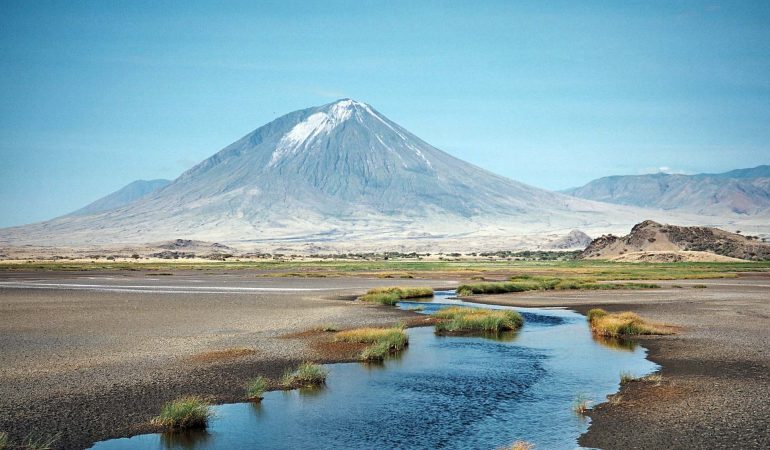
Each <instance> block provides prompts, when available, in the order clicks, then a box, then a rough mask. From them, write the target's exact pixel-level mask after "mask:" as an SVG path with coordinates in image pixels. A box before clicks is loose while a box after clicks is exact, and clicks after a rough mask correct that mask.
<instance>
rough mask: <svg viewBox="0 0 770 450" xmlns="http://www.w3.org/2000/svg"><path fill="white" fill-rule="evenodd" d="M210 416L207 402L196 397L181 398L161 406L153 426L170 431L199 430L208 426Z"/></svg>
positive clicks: (209, 405) (209, 406)
mask: <svg viewBox="0 0 770 450" xmlns="http://www.w3.org/2000/svg"><path fill="white" fill-rule="evenodd" d="M212 415H213V413H212V411H211V404H210V403H209V402H207V401H205V400H203V399H202V398H200V397H196V396H189V397H182V398H178V399H176V400H173V401H170V402H168V403H166V404H165V405H163V408H161V410H160V415H158V416H157V417H156V418H155V419H153V424H155V425H158V426H161V427H163V428H165V429H167V430H171V431H177V430H189V429H196V428H198V429H201V428H206V426H208V423H209V419H210V418H211V416H212Z"/></svg>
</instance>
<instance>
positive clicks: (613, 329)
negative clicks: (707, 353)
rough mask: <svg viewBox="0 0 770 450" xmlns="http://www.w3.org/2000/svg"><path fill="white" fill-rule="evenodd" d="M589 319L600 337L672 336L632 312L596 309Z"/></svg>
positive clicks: (589, 315)
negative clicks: (610, 311) (609, 311)
mask: <svg viewBox="0 0 770 450" xmlns="http://www.w3.org/2000/svg"><path fill="white" fill-rule="evenodd" d="M587 318H588V323H589V325H590V326H591V331H593V332H594V333H596V334H598V335H600V336H609V337H622V336H639V335H651V334H656V335H665V334H671V331H670V330H668V329H666V328H665V327H664V326H662V325H656V324H653V323H650V322H648V321H647V320H645V319H642V318H641V317H639V316H638V315H636V314H634V313H632V312H620V313H608V312H607V311H604V310H603V309H599V308H596V309H592V310H591V311H589V312H588V317H587Z"/></svg>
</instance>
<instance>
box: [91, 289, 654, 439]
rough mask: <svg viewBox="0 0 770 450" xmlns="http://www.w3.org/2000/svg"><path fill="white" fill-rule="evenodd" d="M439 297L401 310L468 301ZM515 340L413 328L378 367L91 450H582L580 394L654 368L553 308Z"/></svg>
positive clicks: (531, 317) (346, 370)
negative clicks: (512, 448) (576, 407)
mask: <svg viewBox="0 0 770 450" xmlns="http://www.w3.org/2000/svg"><path fill="white" fill-rule="evenodd" d="M452 295H453V293H452V292H450V291H443V292H438V293H437V295H436V297H435V298H434V299H433V300H432V301H430V302H403V303H400V304H399V307H401V308H405V309H412V308H418V307H419V308H422V309H423V311H422V312H423V313H426V314H428V313H430V312H432V311H435V310H436V309H438V308H442V307H446V305H449V304H458V303H459V304H464V305H469V306H479V307H487V308H504V307H497V306H486V305H474V304H471V303H465V302H462V301H460V300H457V299H453V298H452ZM516 309H517V310H518V311H520V312H521V313H522V314H523V315H524V318H525V325H524V327H523V328H522V329H521V330H520V331H519V332H517V333H509V334H507V335H503V336H498V337H496V338H492V337H441V336H435V335H434V333H433V328H432V327H423V328H413V329H409V330H408V333H409V347H408V349H407V350H406V351H404V352H403V353H402V354H401V355H400V356H399V357H396V358H392V359H389V360H387V361H386V362H385V363H384V364H382V365H371V364H359V363H347V364H331V365H328V366H327V368H328V369H329V377H328V379H327V384H326V386H325V387H323V388H320V389H315V390H294V391H287V392H268V393H267V394H266V395H265V398H264V400H262V402H261V403H260V404H251V403H237V404H229V405H220V406H216V407H215V408H214V410H215V414H216V416H215V418H214V419H213V420H212V422H211V423H210V426H209V429H208V430H207V431H206V432H198V433H186V434H178V435H169V434H147V435H141V436H135V437H132V438H124V439H112V440H108V441H102V442H98V443H96V444H95V445H94V447H93V448H94V449H99V450H115V449H222V450H224V449H248V448H254V449H256V448H271V449H272V448H275V449H298V448H334V449H346V448H425V449H429V448H430V449H433V448H462V449H468V448H473V449H495V448H498V447H500V446H503V445H506V444H510V443H512V442H514V441H516V440H520V439H521V440H526V441H529V442H532V443H534V444H536V446H537V448H539V449H561V448H563V449H574V448H578V445H577V438H578V436H579V435H580V434H582V433H583V432H585V430H586V429H587V427H588V420H587V419H585V418H583V417H580V416H577V415H575V414H574V413H573V412H572V404H573V401H574V400H575V398H576V397H577V396H581V395H582V396H587V397H588V398H590V399H591V400H593V401H594V402H601V401H603V400H604V399H605V397H606V396H607V395H608V394H611V393H614V392H616V391H617V390H618V387H619V380H620V373H621V372H630V373H632V374H634V375H638V376H643V375H646V374H648V373H651V372H653V371H655V370H656V369H657V366H656V365H655V364H654V363H652V362H650V361H648V360H647V359H646V358H645V357H646V350H645V349H644V348H642V347H640V346H637V345H635V344H633V343H629V342H623V343H620V342H602V341H597V340H594V339H593V338H592V336H591V333H590V332H589V330H588V327H587V325H586V320H585V317H584V316H582V315H580V314H577V313H575V312H572V311H566V310H560V309H532V308H516Z"/></svg>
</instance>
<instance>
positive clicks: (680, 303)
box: [0, 271, 770, 449]
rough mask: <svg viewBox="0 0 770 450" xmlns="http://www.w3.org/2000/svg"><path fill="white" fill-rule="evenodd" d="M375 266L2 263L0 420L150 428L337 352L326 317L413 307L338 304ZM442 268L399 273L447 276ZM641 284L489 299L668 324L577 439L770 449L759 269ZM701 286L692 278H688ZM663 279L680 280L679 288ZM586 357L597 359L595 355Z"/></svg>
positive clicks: (769, 280)
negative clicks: (632, 314) (157, 420)
mask: <svg viewBox="0 0 770 450" xmlns="http://www.w3.org/2000/svg"><path fill="white" fill-rule="evenodd" d="M406 281H407V280H386V279H377V278H354V277H346V278H310V279H308V278H274V279H271V278H263V277H256V276H254V274H250V273H248V272H234V273H227V272H221V271H220V272H213V273H200V272H196V271H188V272H184V271H173V274H172V275H170V276H169V275H161V274H160V273H157V272H153V273H145V272H141V271H140V272H106V273H94V272H83V273H77V272H76V273H63V272H47V273H41V272H30V273H19V272H15V273H0V314H2V317H3V318H4V320H3V321H0V343H1V344H2V345H1V346H0V430H3V431H8V432H10V434H11V435H12V437H15V438H19V437H23V436H26V435H28V434H29V433H30V432H45V433H57V432H59V433H61V436H60V439H59V441H58V442H59V445H58V447H61V448H82V447H84V446H87V445H89V444H90V443H92V442H93V441H95V440H101V439H106V438H110V437H117V436H125V435H131V434H136V433H140V432H146V431H151V429H150V428H149V426H148V425H147V423H148V421H149V420H150V419H151V417H152V416H153V415H155V414H156V413H157V411H158V410H159V409H160V406H161V405H162V403H164V402H165V401H167V400H170V399H172V398H175V397H178V396H180V395H184V394H199V395H205V396H208V397H209V398H211V400H213V401H216V402H234V401H242V400H243V399H244V398H243V396H244V393H243V389H244V385H245V383H246V381H247V380H248V379H249V378H251V377H253V376H255V375H265V376H268V377H271V378H273V379H277V378H279V377H280V375H281V374H282V373H283V371H284V370H285V369H287V368H289V367H292V366H294V365H296V364H297V363H299V362H301V361H303V360H315V361H321V362H333V361H342V360H350V359H351V358H353V357H354V356H355V354H356V352H357V351H358V350H359V349H356V348H348V347H345V346H341V347H340V346H334V345H330V344H328V343H327V342H326V341H328V338H326V339H325V338H324V333H312V332H311V333H303V332H301V331H303V330H309V329H312V328H315V327H319V326H321V325H325V324H333V325H336V326H338V327H341V328H348V327H357V326H365V325H387V324H392V323H394V322H396V321H399V320H402V319H410V318H414V317H415V315H414V313H408V312H403V311H399V310H396V309H394V308H382V307H375V306H362V305H358V304H352V303H351V302H350V301H349V300H346V298H347V299H349V298H350V297H351V296H352V295H354V294H357V293H361V292H363V291H364V290H366V289H367V288H369V287H372V286H381V285H386V284H404V283H405V282H406ZM455 282H456V280H451V279H435V280H408V284H414V285H419V284H422V285H429V286H434V287H438V286H451V285H452V284H454V283H455ZM661 284H662V285H663V286H664V288H663V289H656V290H651V291H613V292H609V291H599V292H597V291H590V292H589V291H568V292H541V293H521V294H509V295H496V296H487V297H484V298H483V299H477V300H483V301H485V302H493V303H500V304H509V305H518V306H538V307H548V306H566V307H569V308H571V309H575V310H578V311H581V312H585V311H586V310H587V309H589V308H590V307H593V306H601V307H603V308H605V309H608V310H629V309H630V310H633V311H637V312H639V313H641V314H643V315H645V316H647V317H649V318H651V319H653V320H657V321H662V322H668V323H671V324H675V325H679V326H681V327H682V331H681V333H679V334H677V335H676V336H667V337H655V338H645V339H643V342H642V343H643V345H644V346H645V347H647V348H648V349H649V351H650V359H652V360H653V361H655V362H657V363H659V364H661V365H662V367H663V368H662V374H663V379H662V382H661V383H660V385H655V384H653V383H647V382H632V383H628V384H626V385H624V387H623V389H622V392H621V393H620V395H621V397H622V398H621V401H620V402H618V403H617V404H613V405H609V404H602V405H599V406H597V407H596V408H594V410H593V411H592V413H591V416H592V425H591V427H590V429H589V431H588V433H587V434H585V435H584V436H582V437H581V440H580V443H581V444H582V445H584V446H589V447H599V448H607V449H611V448H618V449H619V448H768V447H770V433H768V432H767V431H768V430H769V429H770V419H769V418H770V400H768V399H770V379H768V378H769V376H768V374H770V326H768V325H770V276H768V275H752V276H743V277H742V278H739V279H715V280H694V281H670V282H668V281H666V282H661ZM698 284H700V285H706V286H707V287H706V288H695V287H693V286H694V285H698ZM674 285H678V286H681V287H680V288H677V287H674ZM599 363H600V362H599Z"/></svg>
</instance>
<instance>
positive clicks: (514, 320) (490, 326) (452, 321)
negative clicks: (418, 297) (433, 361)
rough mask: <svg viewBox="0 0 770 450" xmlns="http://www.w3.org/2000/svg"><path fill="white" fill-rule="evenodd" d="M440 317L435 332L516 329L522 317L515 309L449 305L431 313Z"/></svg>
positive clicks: (519, 325)
mask: <svg viewBox="0 0 770 450" xmlns="http://www.w3.org/2000/svg"><path fill="white" fill-rule="evenodd" d="M432 315H433V317H435V318H437V319H442V321H441V322H439V323H437V324H436V333H473V332H488V333H499V332H502V331H513V330H518V329H519V328H521V326H522V325H523V324H524V318H523V317H522V316H521V314H519V313H518V312H516V311H511V310H499V309H498V310H495V309H481V308H465V307H459V306H455V307H450V308H444V309H442V310H439V311H436V312H435V313H433V314H432Z"/></svg>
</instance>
